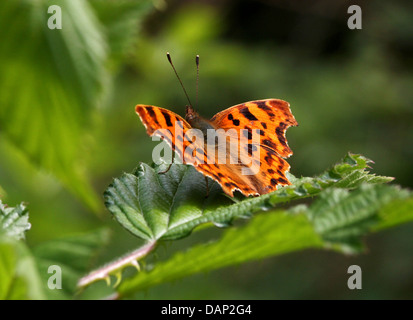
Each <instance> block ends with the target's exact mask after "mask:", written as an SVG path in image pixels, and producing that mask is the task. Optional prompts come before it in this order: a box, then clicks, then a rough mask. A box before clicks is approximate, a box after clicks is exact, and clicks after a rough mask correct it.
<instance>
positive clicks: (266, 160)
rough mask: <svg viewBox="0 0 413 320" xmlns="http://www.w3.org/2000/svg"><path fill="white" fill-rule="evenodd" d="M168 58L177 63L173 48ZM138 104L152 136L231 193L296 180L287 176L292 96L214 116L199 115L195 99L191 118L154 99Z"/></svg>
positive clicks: (189, 111) (269, 189)
mask: <svg viewBox="0 0 413 320" xmlns="http://www.w3.org/2000/svg"><path fill="white" fill-rule="evenodd" d="M168 59H169V62H170V63H171V65H172V67H173V68H174V66H173V64H172V61H171V60H170V57H169V54H168ZM198 59H199V57H198V56H197V66H198V62H199V60H198ZM174 71H175V73H176V70H175V68H174ZM178 79H179V77H178ZM179 80H180V79H179ZM181 85H182V82H181ZM182 87H183V86H182ZM184 91H185V89H184ZM185 93H186V91H185ZM188 100H189V98H188ZM135 109H136V113H137V114H138V115H139V117H140V119H141V121H142V123H143V124H144V126H145V128H146V131H147V133H148V135H149V136H160V137H161V138H162V139H163V140H165V141H166V142H167V143H168V145H169V146H170V147H171V148H172V150H173V151H174V152H176V153H177V154H178V155H179V157H180V158H181V160H182V162H183V163H185V164H190V165H193V166H194V167H195V169H196V170H198V171H199V172H201V173H202V174H203V175H204V176H207V177H210V178H212V179H213V180H215V181H217V182H218V183H219V184H220V185H221V187H222V189H223V191H224V192H225V193H226V194H228V195H229V196H231V197H233V194H234V191H235V190H238V191H240V192H241V193H242V194H244V195H245V196H250V195H252V196H256V195H261V194H266V193H269V192H272V191H275V190H276V189H277V185H289V184H291V183H290V181H288V179H287V177H286V176H285V173H286V172H287V171H288V170H289V169H290V165H289V164H288V163H287V161H285V160H284V158H288V157H289V156H291V155H292V151H291V149H290V148H289V146H288V144H287V140H286V137H285V132H286V130H287V128H288V127H290V126H296V125H298V124H297V121H296V120H295V118H294V116H293V115H292V113H291V110H290V105H289V103H288V102H286V101H283V100H278V99H266V100H257V101H250V102H246V103H242V104H239V105H236V106H233V107H230V108H228V109H226V110H223V111H221V112H219V113H217V114H216V115H215V116H213V117H212V119H211V120H207V119H204V118H202V117H201V116H199V114H198V113H197V112H195V110H194V108H193V107H192V106H191V105H189V106H187V107H186V114H185V119H183V118H182V117H181V116H179V115H177V114H176V113H174V112H172V111H170V110H167V109H163V108H159V107H155V106H151V105H142V104H138V105H137V106H136V108H135ZM194 131H195V132H194ZM211 137H212V139H211ZM194 138H195V139H194Z"/></svg>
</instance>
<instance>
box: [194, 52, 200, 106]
mask: <svg viewBox="0 0 413 320" xmlns="http://www.w3.org/2000/svg"><path fill="white" fill-rule="evenodd" d="M195 63H196V96H195V99H196V100H195V106H196V108H198V87H199V55H198V54H197V55H196V58H195Z"/></svg>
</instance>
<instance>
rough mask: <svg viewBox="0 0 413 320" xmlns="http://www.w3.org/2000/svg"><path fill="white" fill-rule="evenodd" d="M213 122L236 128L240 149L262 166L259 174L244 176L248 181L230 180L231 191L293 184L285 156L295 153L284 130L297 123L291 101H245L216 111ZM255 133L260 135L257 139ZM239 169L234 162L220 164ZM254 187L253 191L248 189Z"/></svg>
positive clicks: (259, 191) (258, 191)
mask: <svg viewBox="0 0 413 320" xmlns="http://www.w3.org/2000/svg"><path fill="white" fill-rule="evenodd" d="M211 122H212V124H213V125H214V126H215V127H216V128H222V129H224V130H229V129H235V132H236V133H237V135H238V139H239V147H240V149H241V150H242V148H244V153H245V152H246V153H248V155H249V156H250V157H252V159H253V161H254V163H255V164H256V165H258V166H259V172H258V173H257V174H254V175H246V176H245V177H244V178H245V179H247V180H248V181H249V183H248V184H245V185H239V184H237V183H236V182H234V181H228V182H227V184H228V186H231V187H230V189H231V193H232V191H233V190H236V189H238V190H240V191H241V192H242V193H243V194H244V195H250V194H265V193H269V192H271V191H274V190H276V188H277V185H288V184H291V183H290V182H289V181H288V179H287V177H286V176H285V173H286V172H287V171H288V170H289V169H290V165H289V164H288V163H287V161H285V160H284V159H283V158H287V157H289V156H291V155H292V151H291V149H290V147H289V146H288V144H287V140H286V137H285V132H286V130H287V128H288V127H290V126H296V125H298V123H297V121H296V120H295V118H294V116H293V115H292V113H291V110H290V106H289V103H288V102H286V101H283V100H278V99H266V100H257V101H250V102H246V103H243V104H239V105H236V106H233V107H230V108H228V109H226V110H223V111H221V112H219V113H217V114H216V115H215V116H214V117H213V118H212V119H211ZM233 132H234V130H233ZM254 134H256V135H259V137H258V140H257V139H256V138H257V137H256V136H255V137H254V136H253V135H254ZM258 141H259V142H258ZM257 142H258V143H257ZM257 151H259V152H257ZM224 166H225V165H221V167H224ZM228 166H230V167H229V168H228ZM237 169H239V166H234V165H232V166H231V165H226V168H218V170H221V171H234V170H237ZM229 177H232V176H231V175H229ZM251 188H252V189H253V191H252V192H251V191H250V190H249V189H251Z"/></svg>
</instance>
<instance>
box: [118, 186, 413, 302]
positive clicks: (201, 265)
mask: <svg viewBox="0 0 413 320" xmlns="http://www.w3.org/2000/svg"><path fill="white" fill-rule="evenodd" d="M412 203H413V196H412V193H411V192H409V191H406V190H402V189H400V188H398V187H395V186H387V185H363V186H362V187H361V188H360V189H357V190H355V191H353V192H348V191H347V190H343V189H339V188H332V189H327V190H324V191H322V192H321V194H320V198H319V199H318V200H317V201H315V202H314V203H313V204H312V205H311V206H310V207H308V208H307V206H305V205H297V206H295V207H292V208H290V209H288V210H275V211H271V212H267V213H263V214H260V215H257V216H255V217H254V218H252V219H251V220H250V221H249V222H248V223H247V224H245V225H243V226H241V227H238V228H231V229H228V230H226V231H225V233H224V235H223V236H222V238H221V239H219V240H218V241H216V242H214V243H208V244H199V245H196V246H194V247H192V248H190V249H189V250H187V251H185V252H179V253H176V254H175V255H174V256H173V257H171V258H170V259H169V260H166V261H163V262H160V263H157V264H156V266H155V267H154V268H153V269H152V270H144V271H142V272H139V273H136V275H135V276H134V277H132V278H129V279H126V280H124V281H123V282H122V284H121V285H120V286H119V288H118V293H119V294H120V297H129V296H131V295H133V294H134V293H136V292H137V291H139V290H145V289H147V288H150V287H152V286H155V285H158V284H160V283H163V282H169V281H173V280H176V279H180V278H183V277H187V276H189V275H192V274H196V273H201V272H209V271H211V270H216V269H219V268H222V267H226V266H232V265H236V264H240V263H244V262H248V261H254V260H257V259H263V258H266V257H270V256H277V255H281V254H284V253H288V252H293V251H297V250H303V249H307V248H318V249H320V248H323V247H325V248H333V249H341V250H344V252H348V248H349V247H351V248H354V246H353V242H354V241H355V240H357V242H358V243H360V240H361V237H362V236H364V235H366V234H367V233H368V232H370V231H373V230H376V229H377V227H378V226H380V229H381V228H383V227H384V225H385V226H386V227H387V226H391V225H395V224H397V223H401V222H402V221H403V222H406V221H413V214H412ZM400 217H404V220H401V219H400ZM332 242H334V243H336V244H337V243H340V246H332Z"/></svg>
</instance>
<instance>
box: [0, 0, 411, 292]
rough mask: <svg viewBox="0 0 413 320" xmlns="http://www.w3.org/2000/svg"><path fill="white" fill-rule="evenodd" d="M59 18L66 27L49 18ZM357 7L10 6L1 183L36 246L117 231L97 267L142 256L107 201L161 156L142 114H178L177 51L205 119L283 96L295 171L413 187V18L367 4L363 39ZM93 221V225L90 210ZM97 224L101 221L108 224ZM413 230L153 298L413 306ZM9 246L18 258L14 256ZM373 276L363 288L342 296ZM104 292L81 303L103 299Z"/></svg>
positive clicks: (0, 50)
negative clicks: (372, 175) (358, 277)
mask: <svg viewBox="0 0 413 320" xmlns="http://www.w3.org/2000/svg"><path fill="white" fill-rule="evenodd" d="M51 4H58V5H60V6H61V7H62V13H63V28H62V30H49V29H48V28H47V19H48V17H49V16H50V15H49V14H47V7H48V6H49V5H51ZM347 5H348V4H347V2H344V1H338V2H331V1H328V0H323V1H315V2H309V3H302V2H298V1H292V2H289V3H288V4H286V3H285V2H284V1H275V0H274V1H268V2H267V1H246V0H230V1H225V2H222V3H220V2H208V1H196V2H195V1H185V2H178V1H166V2H163V1H155V2H151V1H138V0H137V1H133V0H124V1H116V2H115V1H109V0H107V1H105V0H91V1H80V0H76V1H75V0H66V1H65V0H53V1H48V0H41V1H30V0H15V1H2V2H1V3H0V35H1V39H2V45H1V46H0V70H1V72H0V159H1V160H0V185H1V187H2V189H4V192H1V193H2V195H3V196H2V198H3V202H5V203H8V204H10V205H12V206H15V205H16V204H18V203H20V202H21V201H26V202H27V203H28V205H29V208H30V213H31V216H30V222H31V224H32V229H31V230H30V231H29V232H28V233H27V234H26V236H27V240H28V245H29V246H35V245H37V244H39V243H41V242H43V241H45V240H50V241H52V240H55V239H56V238H58V237H61V236H65V235H66V236H67V235H73V234H78V233H82V232H86V231H90V230H94V229H96V228H99V227H102V226H109V227H110V228H111V229H112V230H113V232H114V234H113V237H112V241H111V242H110V243H109V244H108V246H107V249H106V250H105V252H104V254H103V255H101V257H100V260H99V261H97V264H99V262H104V261H107V260H108V259H112V258H114V257H117V256H119V255H120V254H123V253H124V252H125V251H127V250H129V249H131V248H135V247H137V246H138V245H139V243H137V241H136V239H135V238H133V237H132V236H131V235H128V234H126V233H125V232H124V231H123V230H121V228H120V227H119V226H118V225H117V223H116V222H114V221H112V220H110V215H109V213H108V212H107V211H106V210H105V209H104V208H103V206H102V204H103V198H102V196H101V195H102V193H103V191H104V190H105V189H106V187H107V186H108V185H109V183H110V182H111V181H112V178H113V177H115V176H119V175H120V174H121V173H122V172H130V171H132V169H133V168H134V167H135V166H136V164H137V162H138V161H144V162H151V150H152V148H153V146H154V145H155V142H152V141H151V139H150V138H149V137H148V136H147V135H146V133H145V130H144V128H143V126H142V125H141V124H140V123H139V121H138V117H137V116H136V115H135V114H134V106H135V105H136V104H138V103H142V104H153V105H156V106H161V107H165V108H168V109H171V110H173V111H175V112H177V113H180V114H181V115H182V114H183V113H184V106H185V104H186V100H185V96H184V95H183V93H182V90H181V89H180V87H179V83H178V81H177V80H176V78H175V75H174V74H173V72H172V70H171V69H170V66H169V65H168V62H167V60H166V58H165V52H166V51H169V52H170V53H171V54H172V58H173V59H174V63H175V66H176V68H177V69H178V72H179V74H180V76H181V77H182V80H183V82H184V84H185V85H186V88H187V91H188V92H189V94H190V96H191V97H192V100H195V99H194V98H193V97H195V63H194V57H195V55H196V54H199V55H200V57H201V65H200V87H199V97H198V101H199V106H198V109H199V111H200V113H201V114H202V115H204V116H205V117H211V116H212V115H213V114H215V113H216V112H218V111H220V110H222V109H224V108H226V107H229V106H231V105H235V104H238V103H241V102H245V101H249V100H255V99H261V98H279V99H284V100H286V101H288V102H290V104H291V109H292V112H293V114H294V115H295V118H296V119H297V121H298V122H299V127H298V128H292V129H290V130H289V131H288V133H287V136H288V141H289V145H290V146H291V148H292V149H293V151H294V156H293V157H292V158H291V159H290V161H289V162H290V164H291V172H292V173H293V174H294V175H296V176H301V175H302V176H310V175H314V174H316V173H319V172H321V171H322V170H323V169H325V168H326V167H328V166H330V164H331V163H333V162H334V161H336V160H337V159H339V158H340V157H341V156H342V155H343V154H344V153H345V152H347V151H352V152H355V153H362V154H364V155H365V156H367V157H368V158H371V159H374V160H375V161H376V164H375V165H374V168H375V172H377V173H378V174H381V175H386V176H393V177H395V178H396V180H395V181H396V182H397V183H398V184H401V185H402V186H405V187H411V186H412V185H413V183H412V181H413V179H412V178H413V167H412V160H413V144H412V141H413V130H412V126H411V124H412V120H413V108H412V105H413V91H412V90H411V88H412V85H413V74H412V72H411V70H412V67H413V59H412V57H413V39H412V37H411V35H412V34H413V24H412V23H411V21H412V19H413V13H412V12H413V10H411V9H412V4H410V3H406V2H404V1H401V0H400V1H393V2H379V1H369V2H368V1H359V5H360V6H361V7H362V10H363V29H362V30H349V29H348V28H347V18H348V14H347ZM93 213H95V214H93ZM96 213H97V215H99V216H100V218H98V217H97V215H96ZM412 228H413V227H412V225H411V224H409V225H404V226H401V227H397V228H395V229H393V230H391V231H387V232H386V233H384V234H381V235H375V236H373V237H370V238H369V239H368V247H369V248H370V249H369V253H368V254H366V255H361V256H357V257H343V256H340V255H337V254H335V253H332V252H329V253H328V252H321V251H306V252H304V253H300V254H291V255H287V256H283V257H282V258H274V259H267V260H265V261H262V262H259V263H257V262H253V263H250V264H246V265H243V266H240V267H238V268H230V269H223V270H220V271H217V272H214V273H211V274H207V275H205V276H202V275H200V276H194V277H191V278H188V279H186V280H183V281H182V282H180V283H175V284H167V285H162V286H159V287H158V288H154V289H152V290H150V291H149V292H148V293H147V294H146V295H145V294H143V293H142V295H141V296H140V297H141V298H171V297H172V295H173V298H217V299H220V298H234V299H236V298H266V299H268V298H412V292H413V271H412V270H413V264H412V259H411V252H413V250H412V249H413V247H412V241H411V233H412ZM220 233H221V231H220V230H205V231H203V232H199V233H197V234H196V235H194V236H193V237H191V238H188V239H185V240H182V241H179V242H176V243H174V244H173V245H170V246H169V247H168V248H167V250H165V251H162V250H158V251H159V253H158V254H159V256H160V258H162V259H163V258H166V257H168V256H170V255H171V254H173V252H176V251H177V250H179V249H182V248H187V247H188V246H190V245H192V244H193V243H197V242H204V241H205V240H206V239H211V238H216V237H218V236H219V235H220ZM7 250H8V249H7ZM351 264H358V265H360V266H361V267H362V269H363V281H364V282H363V290H360V291H357V292H354V291H350V290H348V289H347V287H346V283H347V274H346V271H347V267H348V266H349V265H351ZM100 296H101V293H99V290H96V289H95V290H94V291H93V290H90V291H87V292H85V297H92V298H93V297H100Z"/></svg>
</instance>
